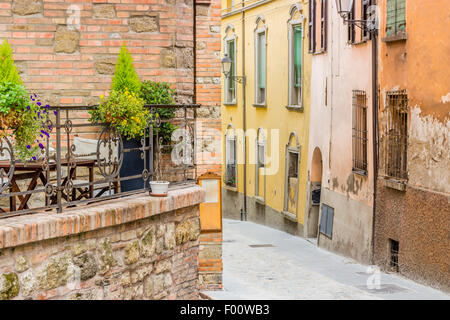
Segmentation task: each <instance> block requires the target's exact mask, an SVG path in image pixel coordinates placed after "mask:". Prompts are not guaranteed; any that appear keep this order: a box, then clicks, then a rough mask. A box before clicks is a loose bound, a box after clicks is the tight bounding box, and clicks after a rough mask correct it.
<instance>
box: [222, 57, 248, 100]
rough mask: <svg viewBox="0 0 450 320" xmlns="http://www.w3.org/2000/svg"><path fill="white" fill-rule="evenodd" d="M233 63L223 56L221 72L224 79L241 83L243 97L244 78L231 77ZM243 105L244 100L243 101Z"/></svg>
mask: <svg viewBox="0 0 450 320" xmlns="http://www.w3.org/2000/svg"><path fill="white" fill-rule="evenodd" d="M232 64H233V61H231V59H230V57H229V56H228V55H227V54H226V53H225V56H224V57H223V59H222V72H223V75H224V76H225V78H227V79H231V80H233V81H235V82H239V83H242V84H243V85H244V96H245V84H246V83H245V80H246V76H231V75H230V73H231V67H232ZM244 104H245V99H244Z"/></svg>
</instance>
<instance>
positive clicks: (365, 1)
mask: <svg viewBox="0 0 450 320" xmlns="http://www.w3.org/2000/svg"><path fill="white" fill-rule="evenodd" d="M361 1H362V5H361V17H362V20H364V21H368V20H369V18H370V6H371V5H372V0H361ZM371 37H372V36H371V34H370V32H369V30H367V28H364V29H363V30H362V39H363V40H367V39H371Z"/></svg>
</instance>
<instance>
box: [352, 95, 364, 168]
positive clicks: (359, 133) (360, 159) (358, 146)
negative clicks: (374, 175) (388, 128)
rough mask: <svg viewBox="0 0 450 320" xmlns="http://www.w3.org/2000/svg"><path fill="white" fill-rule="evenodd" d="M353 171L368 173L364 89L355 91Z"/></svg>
mask: <svg viewBox="0 0 450 320" xmlns="http://www.w3.org/2000/svg"><path fill="white" fill-rule="evenodd" d="M352 151H353V152H352V153H353V157H352V158H353V171H355V172H359V173H362V174H367V97H366V93H365V92H364V91H359V90H354V91H353V135H352Z"/></svg>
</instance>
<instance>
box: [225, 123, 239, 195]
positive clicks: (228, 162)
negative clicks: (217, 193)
mask: <svg viewBox="0 0 450 320" xmlns="http://www.w3.org/2000/svg"><path fill="white" fill-rule="evenodd" d="M224 182H225V185H227V186H229V187H231V188H237V148H236V131H235V129H234V126H233V125H232V124H229V125H228V127H227V130H226V133H225V179H224Z"/></svg>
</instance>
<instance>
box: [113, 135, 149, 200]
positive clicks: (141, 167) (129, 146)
mask: <svg viewBox="0 0 450 320" xmlns="http://www.w3.org/2000/svg"><path fill="white" fill-rule="evenodd" d="M149 140H150V139H149V138H148V137H147V138H146V139H145V146H146V147H147V150H146V151H145V156H144V152H143V151H142V148H143V147H144V146H143V145H142V143H141V139H123V149H124V153H123V163H122V167H121V168H120V172H119V174H120V178H121V179H123V178H126V177H132V176H139V177H135V178H132V179H128V180H123V181H121V182H120V191H121V192H127V191H133V190H139V189H143V188H146V189H147V188H149V181H150V179H147V180H146V181H145V180H144V177H145V175H146V174H145V172H147V173H148V172H149V171H150V170H149V168H150V150H149V149H150V148H148V146H149V145H150V141H149ZM144 159H145V164H146V165H145V164H144V161H143V160H144ZM147 177H148V176H147Z"/></svg>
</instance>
